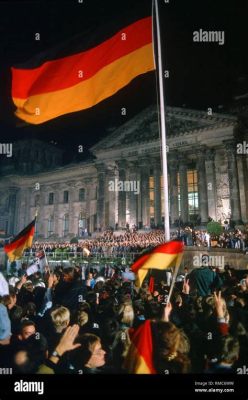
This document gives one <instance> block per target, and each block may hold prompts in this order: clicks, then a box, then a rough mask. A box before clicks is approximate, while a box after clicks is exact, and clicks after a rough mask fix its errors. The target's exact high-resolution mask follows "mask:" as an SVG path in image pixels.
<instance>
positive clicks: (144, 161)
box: [139, 157, 151, 167]
mask: <svg viewBox="0 0 248 400" xmlns="http://www.w3.org/2000/svg"><path fill="white" fill-rule="evenodd" d="M139 164H140V166H142V167H143V166H144V167H147V166H150V164H151V159H150V158H148V157H142V158H140V159H139Z"/></svg>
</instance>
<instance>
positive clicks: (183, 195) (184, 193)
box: [179, 154, 189, 222]
mask: <svg viewBox="0 0 248 400" xmlns="http://www.w3.org/2000/svg"><path fill="white" fill-rule="evenodd" d="M179 176H180V208H181V219H182V221H183V222H187V221H188V220H189V202H188V176H187V157H186V156H185V154H179Z"/></svg>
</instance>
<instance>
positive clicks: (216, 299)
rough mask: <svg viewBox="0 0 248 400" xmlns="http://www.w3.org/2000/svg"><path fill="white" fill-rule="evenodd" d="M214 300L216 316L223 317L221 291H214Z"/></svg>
mask: <svg viewBox="0 0 248 400" xmlns="http://www.w3.org/2000/svg"><path fill="white" fill-rule="evenodd" d="M214 302H215V309H216V314H217V317H218V318H224V310H223V300H222V297H221V291H219V293H218V294H217V293H216V292H214Z"/></svg>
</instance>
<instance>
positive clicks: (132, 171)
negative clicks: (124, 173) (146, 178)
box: [128, 162, 141, 227]
mask: <svg viewBox="0 0 248 400" xmlns="http://www.w3.org/2000/svg"><path fill="white" fill-rule="evenodd" d="M128 166H129V180H130V182H131V185H133V189H135V190H132V191H130V192H129V196H128V200H129V202H128V203H129V204H128V207H129V223H130V227H132V226H133V225H138V216H137V203H138V196H139V194H140V190H141V186H140V180H139V179H138V177H137V168H138V167H137V163H136V162H129V163H128Z"/></svg>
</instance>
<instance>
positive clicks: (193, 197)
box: [188, 170, 199, 216]
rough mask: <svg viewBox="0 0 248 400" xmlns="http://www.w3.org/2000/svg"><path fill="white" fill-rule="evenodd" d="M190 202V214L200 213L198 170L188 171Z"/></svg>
mask: <svg viewBox="0 0 248 400" xmlns="http://www.w3.org/2000/svg"><path fill="white" fill-rule="evenodd" d="M188 203H189V216H191V215H192V216H193V215H196V214H198V213H199V202H198V179H197V171H196V170H191V171H188Z"/></svg>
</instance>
